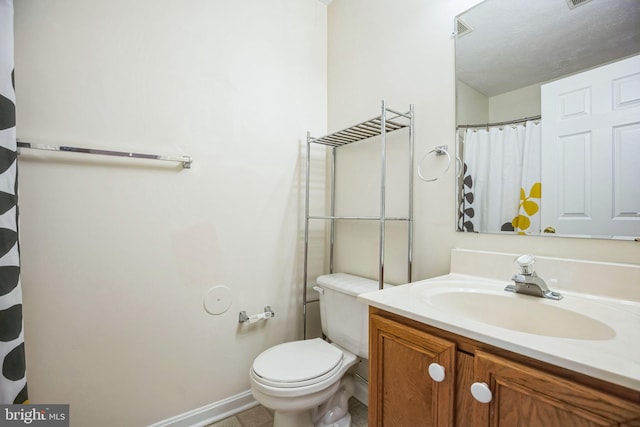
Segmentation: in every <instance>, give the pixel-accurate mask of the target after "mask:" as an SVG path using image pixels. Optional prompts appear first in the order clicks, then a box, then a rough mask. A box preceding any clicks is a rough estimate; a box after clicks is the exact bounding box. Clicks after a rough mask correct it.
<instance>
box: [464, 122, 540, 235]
mask: <svg viewBox="0 0 640 427" xmlns="http://www.w3.org/2000/svg"><path fill="white" fill-rule="evenodd" d="M540 150H541V124H540V122H534V121H528V122H526V123H523V124H518V125H513V126H503V127H489V128H488V129H487V128H481V129H473V128H471V129H467V131H466V133H465V135H464V141H463V151H464V154H463V174H464V175H463V178H462V183H461V186H462V197H461V198H460V209H459V217H458V228H459V229H460V230H461V231H473V232H488V233H504V232H508V233H514V232H515V233H518V234H539V233H540V201H541V198H542V184H541V181H540V175H541V163H540V156H541V151H540Z"/></svg>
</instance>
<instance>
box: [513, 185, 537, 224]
mask: <svg viewBox="0 0 640 427" xmlns="http://www.w3.org/2000/svg"><path fill="white" fill-rule="evenodd" d="M541 198H542V183H540V182H536V183H534V184H533V185H532V186H531V190H529V195H528V196H527V194H526V192H525V190H524V188H521V189H520V207H519V212H520V213H519V214H518V216H516V217H515V218H513V220H512V221H511V224H512V225H513V229H514V230H517V232H518V234H527V233H526V230H527V229H528V228H529V226H530V225H531V220H530V219H529V218H530V217H532V216H533V215H535V214H536V213H538V211H539V210H540V205H539V203H540V202H539V201H538V202H535V201H534V200H532V199H538V200H540V199H541Z"/></svg>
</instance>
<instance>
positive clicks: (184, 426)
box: [148, 390, 258, 427]
mask: <svg viewBox="0 0 640 427" xmlns="http://www.w3.org/2000/svg"><path fill="white" fill-rule="evenodd" d="M257 405H258V402H257V401H256V400H255V399H254V398H253V396H252V395H251V391H250V390H247V391H245V392H242V393H240V394H236V395H235V396H231V397H228V398H226V399H223V400H220V401H218V402H214V403H211V404H209V405H206V406H203V407H201V408H197V409H194V410H192V411H189V412H185V413H184V414H180V415H176V416H175V417H171V418H167V419H166V420H163V421H160V422H157V423H155V424H151V425H149V426H148V427H203V426H206V425H209V424H212V423H215V422H218V421H220V420H223V419H225V418H228V417H231V416H233V415H236V414H238V413H240V412H242V411H245V410H247V409H250V408H253V407H254V406H257Z"/></svg>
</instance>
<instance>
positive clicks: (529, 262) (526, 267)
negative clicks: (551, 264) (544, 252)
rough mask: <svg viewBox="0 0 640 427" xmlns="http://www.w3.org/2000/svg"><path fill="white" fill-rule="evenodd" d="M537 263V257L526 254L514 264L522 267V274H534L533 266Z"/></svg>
mask: <svg viewBox="0 0 640 427" xmlns="http://www.w3.org/2000/svg"><path fill="white" fill-rule="evenodd" d="M535 262H536V257H534V256H533V255H529V254H525V255H520V256H519V257H517V258H516V259H515V260H514V261H513V263H514V264H517V265H518V266H519V267H520V273H521V274H533V264H535Z"/></svg>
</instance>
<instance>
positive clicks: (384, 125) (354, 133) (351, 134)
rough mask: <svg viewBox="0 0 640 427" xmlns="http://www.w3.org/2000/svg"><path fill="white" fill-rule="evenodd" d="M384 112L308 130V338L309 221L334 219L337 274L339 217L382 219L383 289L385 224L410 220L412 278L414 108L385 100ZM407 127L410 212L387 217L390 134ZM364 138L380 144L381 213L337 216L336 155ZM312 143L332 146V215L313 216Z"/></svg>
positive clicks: (332, 235)
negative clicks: (315, 132)
mask: <svg viewBox="0 0 640 427" xmlns="http://www.w3.org/2000/svg"><path fill="white" fill-rule="evenodd" d="M381 104H382V105H381V111H380V115H379V116H376V117H374V118H372V119H370V120H367V121H364V122H362V123H358V124H356V125H353V126H351V127H348V128H346V129H343V130H340V131H337V132H334V133H331V134H329V135H325V136H322V137H320V138H314V137H312V136H311V135H310V134H309V133H307V159H306V200H305V233H304V283H303V297H302V300H303V307H302V310H303V321H304V327H303V332H304V338H305V339H306V337H307V303H308V301H307V282H308V268H307V267H308V259H309V256H308V255H309V221H310V220H328V221H330V227H331V228H330V238H329V239H330V242H329V272H330V273H333V258H334V243H335V223H336V221H338V220H354V221H360V220H365V221H378V222H379V224H380V231H379V232H380V247H379V266H378V283H379V288H380V289H382V287H383V285H384V267H385V264H384V256H385V253H384V250H385V248H384V246H385V225H386V224H385V223H386V221H405V222H406V223H407V230H408V231H407V234H408V236H407V243H408V244H407V282H410V281H411V263H412V256H413V254H412V248H413V157H414V149H413V145H414V144H413V135H414V131H413V128H414V109H413V105H410V106H409V111H408V112H406V113H402V112H398V111H394V110H392V109H390V108H387V106H386V103H385V101H384V100H383V101H382V102H381ZM403 129H406V130H408V143H409V144H408V145H409V147H408V157H407V161H408V173H409V206H408V214H407V216H405V217H387V216H386V213H385V209H386V205H385V202H386V199H385V193H386V169H387V138H386V136H387V134H389V133H392V132H396V131H400V130H403ZM360 141H367V142H379V143H380V212H379V215H378V216H336V215H335V188H336V187H335V185H336V168H335V164H336V157H337V151H338V149H339V148H340V147H343V146H345V145H349V144H353V143H356V142H360ZM311 144H320V145H324V146H326V147H327V148H331V178H330V179H331V198H330V200H331V201H330V207H329V211H330V213H329V215H326V216H312V215H310V212H309V169H310V162H311V154H310V153H311Z"/></svg>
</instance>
